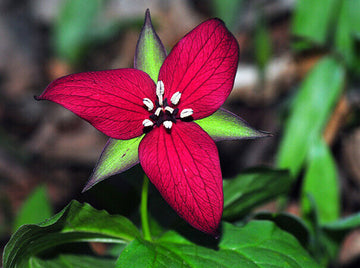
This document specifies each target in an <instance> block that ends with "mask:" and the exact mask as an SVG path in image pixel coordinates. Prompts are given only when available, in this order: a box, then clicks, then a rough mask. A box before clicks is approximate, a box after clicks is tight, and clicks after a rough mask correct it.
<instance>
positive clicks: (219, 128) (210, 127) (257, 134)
mask: <svg viewBox="0 0 360 268" xmlns="http://www.w3.org/2000/svg"><path fill="white" fill-rule="evenodd" d="M195 122H196V123H197V124H198V125H199V126H200V127H202V129H203V130H205V132H207V133H208V134H209V135H210V137H211V138H213V140H215V141H221V140H239V139H256V138H263V137H270V136H271V134H270V133H267V132H263V131H260V130H256V129H253V128H252V127H250V126H249V125H248V123H246V122H245V121H244V120H243V119H241V118H240V117H239V116H237V115H235V114H233V113H231V112H229V111H227V110H225V109H222V108H220V109H219V110H217V111H216V112H215V113H214V114H212V115H210V116H208V117H206V118H203V119H199V120H196V121H195Z"/></svg>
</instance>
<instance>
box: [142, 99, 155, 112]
mask: <svg viewBox="0 0 360 268" xmlns="http://www.w3.org/2000/svg"><path fill="white" fill-rule="evenodd" d="M143 103H144V105H145V106H146V108H147V109H148V111H151V110H152V109H154V104H153V102H152V101H151V100H150V99H148V98H144V99H143Z"/></svg>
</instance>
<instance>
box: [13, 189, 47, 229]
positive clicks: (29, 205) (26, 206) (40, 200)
mask: <svg viewBox="0 0 360 268" xmlns="http://www.w3.org/2000/svg"><path fill="white" fill-rule="evenodd" d="M52 214H53V211H52V207H51V205H50V202H49V199H48V196H47V192H46V187H45V186H44V185H41V186H38V187H37V188H36V189H35V190H34V191H33V193H32V194H30V196H29V197H28V198H27V199H26V200H25V202H24V203H23V204H22V207H21V209H20V211H19V213H18V215H17V216H16V218H15V222H14V225H13V231H14V232H15V231H16V230H17V229H18V228H19V227H20V226H22V225H24V224H31V223H38V222H41V221H43V220H45V219H47V218H49V217H50V216H51V215H52Z"/></svg>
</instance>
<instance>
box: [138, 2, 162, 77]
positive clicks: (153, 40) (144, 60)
mask: <svg viewBox="0 0 360 268" xmlns="http://www.w3.org/2000/svg"><path fill="white" fill-rule="evenodd" d="M165 58H166V50H165V48H164V45H163V44H162V42H161V40H160V38H159V36H158V35H157V34H156V32H155V30H154V27H153V25H152V23H151V17H150V11H149V9H147V10H146V13H145V22H144V26H143V28H142V30H141V33H140V36H139V40H138V42H137V45H136V52H135V59H134V67H135V68H136V69H139V70H142V71H144V72H146V73H147V74H149V75H150V77H151V78H152V79H153V80H154V81H155V82H156V81H157V79H158V75H159V71H160V67H161V65H162V64H163V62H164V60H165Z"/></svg>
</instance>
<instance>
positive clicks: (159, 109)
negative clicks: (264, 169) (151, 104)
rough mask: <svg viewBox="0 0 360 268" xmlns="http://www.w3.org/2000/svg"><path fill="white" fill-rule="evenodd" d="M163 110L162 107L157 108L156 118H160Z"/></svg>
mask: <svg viewBox="0 0 360 268" xmlns="http://www.w3.org/2000/svg"><path fill="white" fill-rule="evenodd" d="M161 110H162V108H161V107H159V108H157V109H156V111H155V113H154V114H155V115H156V116H159V115H160V112H161Z"/></svg>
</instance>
